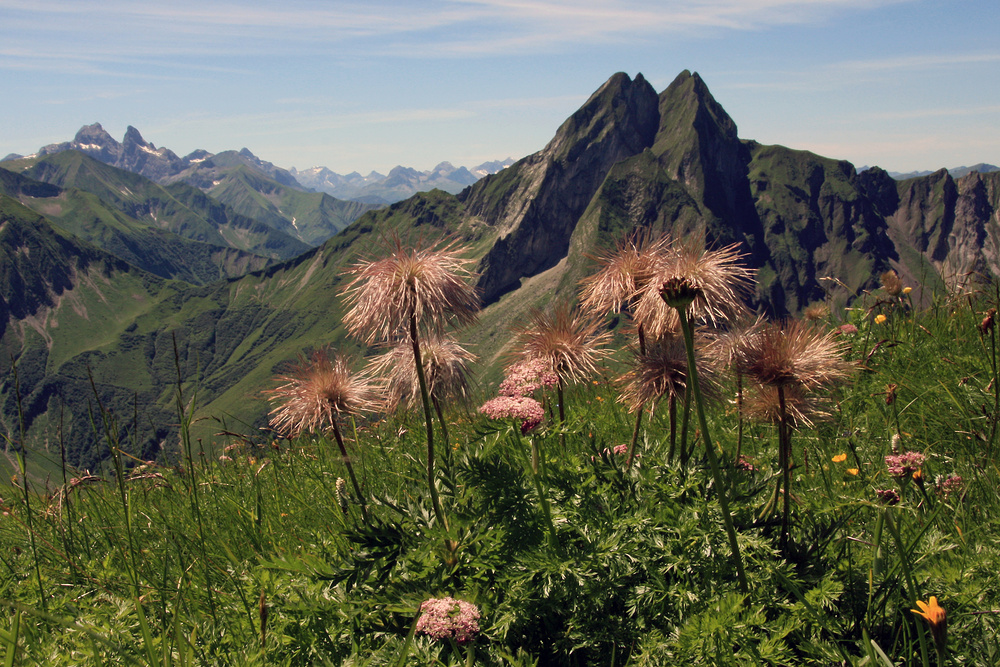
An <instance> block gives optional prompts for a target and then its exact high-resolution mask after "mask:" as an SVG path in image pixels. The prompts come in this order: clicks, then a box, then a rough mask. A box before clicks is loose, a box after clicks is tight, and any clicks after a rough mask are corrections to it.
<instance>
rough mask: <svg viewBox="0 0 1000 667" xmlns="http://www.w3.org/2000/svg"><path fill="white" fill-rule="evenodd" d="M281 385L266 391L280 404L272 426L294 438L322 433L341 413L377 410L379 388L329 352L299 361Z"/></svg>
mask: <svg viewBox="0 0 1000 667" xmlns="http://www.w3.org/2000/svg"><path fill="white" fill-rule="evenodd" d="M275 379H276V381H277V382H278V383H280V384H279V386H278V387H276V388H274V389H269V390H267V391H265V394H267V395H268V396H269V400H270V401H271V402H272V403H276V404H277V405H276V406H275V408H274V409H273V410H271V413H270V414H271V420H270V423H271V427H272V428H274V429H275V430H277V431H280V432H284V433H286V434H288V435H291V436H297V435H300V434H301V433H302V432H304V431H315V430H317V429H319V430H322V429H324V428H327V427H329V426H331V425H332V424H333V420H334V419H336V418H337V415H339V414H345V415H351V414H357V413H360V412H366V411H374V410H376V409H378V407H379V403H378V401H377V400H376V398H375V397H376V396H377V390H378V386H377V384H376V383H374V382H373V381H372V380H371V378H370V377H368V376H367V375H366V374H363V373H357V374H352V373H351V371H350V369H349V368H348V365H347V362H346V361H345V359H344V358H343V357H341V356H340V355H334V356H333V357H332V358H331V356H330V353H329V351H328V350H326V349H320V350H316V351H315V352H313V354H312V356H310V357H309V358H300V359H299V361H298V364H297V365H296V367H295V368H294V370H293V371H292V372H291V373H289V374H287V375H280V376H278V377H277V378H275Z"/></svg>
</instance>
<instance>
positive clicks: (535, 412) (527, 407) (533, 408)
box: [479, 396, 545, 433]
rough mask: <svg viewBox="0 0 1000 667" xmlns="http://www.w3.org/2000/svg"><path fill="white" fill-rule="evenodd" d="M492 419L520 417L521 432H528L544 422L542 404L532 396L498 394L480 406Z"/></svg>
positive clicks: (482, 411)
mask: <svg viewBox="0 0 1000 667" xmlns="http://www.w3.org/2000/svg"><path fill="white" fill-rule="evenodd" d="M479 412H481V413H482V414H484V415H486V416H487V417H489V418H490V419H520V420H521V433H527V432H528V431H530V430H531V429H533V428H535V427H536V426H538V425H539V424H541V423H542V418H543V417H544V416H545V411H544V410H543V409H542V404H541V403H539V402H538V401H536V400H535V399H533V398H531V397H530V396H497V397H496V398H491V399H490V400H488V401H486V402H485V403H483V404H482V405H481V406H480V407H479Z"/></svg>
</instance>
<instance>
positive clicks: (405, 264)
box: [343, 238, 479, 527]
mask: <svg viewBox="0 0 1000 667" xmlns="http://www.w3.org/2000/svg"><path fill="white" fill-rule="evenodd" d="M393 245H394V247H392V248H391V252H390V253H389V255H388V256H387V257H385V258H383V259H379V260H363V261H360V262H358V263H357V264H355V265H354V266H353V267H351V268H350V269H349V273H351V274H353V276H354V278H353V279H352V280H351V281H350V282H349V283H348V284H347V287H346V288H345V289H344V292H343V294H344V296H345V302H346V304H347V306H348V308H349V310H348V312H347V314H346V315H345V316H344V325H345V326H346V327H347V330H348V332H350V333H351V334H352V335H354V336H357V337H359V338H361V339H362V340H363V341H364V342H366V343H369V344H371V343H373V342H374V341H376V340H379V339H381V340H384V341H388V340H392V339H393V338H395V337H397V336H400V334H403V336H405V337H406V338H407V340H408V341H409V343H410V346H411V348H412V351H413V367H414V372H415V373H416V375H417V383H418V385H419V388H420V398H421V403H422V404H423V408H424V425H425V426H426V429H427V486H428V491H429V493H430V497H431V505H432V506H433V508H434V515H435V516H436V518H437V520H438V522H439V523H441V524H442V525H443V526H445V527H447V525H448V522H447V519H446V518H445V516H444V513H443V511H442V510H441V501H440V499H439V498H438V492H437V484H436V482H435V472H434V425H433V418H432V417H431V397H430V394H429V392H428V391H427V383H426V379H425V378H424V364H423V361H422V360H421V352H420V347H421V346H420V338H421V335H420V331H421V329H423V330H424V331H427V330H429V331H431V332H434V333H441V332H442V331H443V330H444V327H445V325H446V324H448V323H449V321H450V322H452V323H456V324H471V323H472V322H474V321H475V320H476V316H477V313H478V310H479V296H478V294H477V293H476V288H475V286H474V285H473V284H472V279H473V278H474V275H473V273H472V271H471V270H470V268H469V267H470V266H471V265H472V260H469V259H463V258H462V257H461V256H460V254H461V253H460V251H459V249H458V248H457V247H456V246H455V244H453V243H449V244H445V245H438V246H435V247H424V246H422V245H420V244H417V245H416V246H414V247H412V248H407V247H404V246H403V242H402V241H401V240H400V239H398V238H397V239H395V241H394V243H393Z"/></svg>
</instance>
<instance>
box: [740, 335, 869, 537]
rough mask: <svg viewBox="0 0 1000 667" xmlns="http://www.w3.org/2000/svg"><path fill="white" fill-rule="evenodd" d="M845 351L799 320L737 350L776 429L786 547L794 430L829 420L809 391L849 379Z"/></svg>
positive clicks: (822, 401) (823, 401)
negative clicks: (821, 420)
mask: <svg viewBox="0 0 1000 667" xmlns="http://www.w3.org/2000/svg"><path fill="white" fill-rule="evenodd" d="M843 352H844V348H843V345H842V344H841V343H839V342H838V341H837V339H836V336H835V334H833V333H832V332H830V333H823V332H821V331H819V330H818V329H817V328H816V327H812V326H809V325H807V324H805V323H803V322H798V321H791V322H788V323H785V324H777V323H773V322H767V323H763V324H761V325H760V326H759V327H758V328H756V330H755V331H753V332H752V333H750V334H749V335H747V336H746V337H744V339H743V340H742V341H741V342H740V344H739V345H738V347H737V350H736V354H735V366H736V368H737V369H738V370H739V371H740V372H741V373H743V374H744V375H747V376H749V377H751V378H753V379H755V380H756V381H757V382H759V383H760V385H761V386H760V387H759V390H758V391H757V394H756V397H755V400H756V401H757V403H756V406H755V408H756V412H757V414H759V415H761V416H762V417H764V418H766V419H768V420H769V421H772V422H774V423H776V424H777V425H778V466H779V468H780V469H781V478H779V480H778V484H779V485H780V486H781V487H783V490H784V495H783V496H782V498H783V503H782V505H783V506H782V523H781V543H782V548H784V546H785V545H786V544H787V541H788V520H789V514H790V511H791V510H790V498H791V495H792V493H791V484H792V477H791V456H792V443H791V426H792V425H793V424H794V423H795V422H801V423H804V424H807V425H808V424H811V421H812V419H814V418H819V417H826V416H828V415H829V412H828V410H827V408H826V402H827V401H826V399H825V397H820V396H816V395H815V394H812V393H811V392H812V391H813V390H815V389H819V388H820V387H824V386H827V385H830V384H833V383H834V382H837V381H840V380H844V379H846V378H847V377H849V376H850V374H851V372H852V371H853V370H854V365H853V364H851V363H850V362H848V361H845V360H844V359H843ZM748 412H751V406H750V405H748Z"/></svg>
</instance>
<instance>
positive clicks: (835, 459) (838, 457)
mask: <svg viewBox="0 0 1000 667" xmlns="http://www.w3.org/2000/svg"><path fill="white" fill-rule="evenodd" d="M830 460H831V461H833V462H834V463H843V462H844V461H846V460H847V454H846V453H841V454H837V455H836V456H834V457H833V458H832V459H830Z"/></svg>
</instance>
